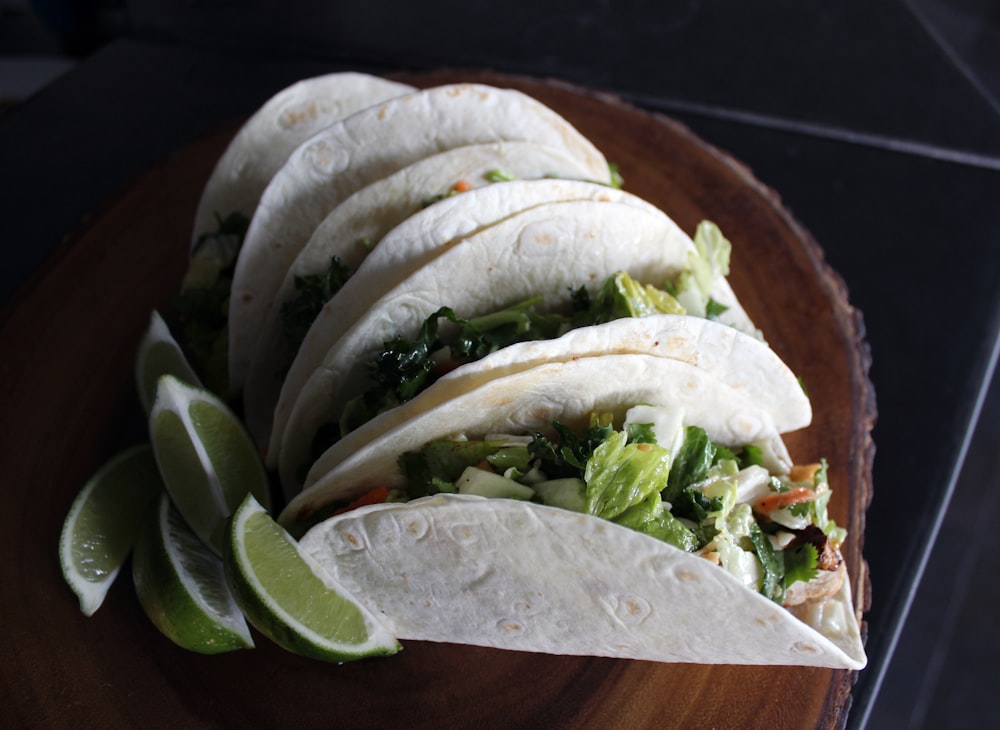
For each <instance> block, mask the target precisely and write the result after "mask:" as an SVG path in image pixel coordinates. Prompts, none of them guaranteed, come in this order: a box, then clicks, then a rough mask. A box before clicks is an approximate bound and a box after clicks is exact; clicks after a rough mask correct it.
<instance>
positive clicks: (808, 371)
mask: <svg viewBox="0 0 1000 730" xmlns="http://www.w3.org/2000/svg"><path fill="white" fill-rule="evenodd" d="M404 80H406V81H410V82H412V83H415V84H417V85H420V86H430V85H436V84H438V83H443V82H448V81H453V80H469V81H482V82H486V83H492V84H495V85H499V86H512V87H517V88H520V89H522V90H524V91H526V92H528V93H529V94H531V95H533V96H535V97H536V98H538V99H539V100H541V101H542V102H544V103H546V104H548V105H549V106H551V107H552V108H554V109H555V110H557V111H558V112H560V113H562V114H563V115H564V116H565V117H567V118H568V119H569V120H570V121H572V122H573V123H574V124H575V125H576V126H577V127H578V128H579V129H580V131H582V132H583V133H584V134H585V135H586V136H588V137H589V138H590V139H591V140H593V141H594V143H595V144H596V145H597V146H598V147H599V148H601V149H602V151H603V152H604V153H605V154H606V156H607V158H608V159H609V160H610V161H612V162H615V163H617V164H618V165H619V166H620V169H621V171H622V172H623V174H624V177H625V181H626V188H627V189H628V190H630V191H632V192H634V193H636V194H638V195H640V196H641V197H643V198H645V199H647V200H649V201H651V202H653V203H655V204H656V205H658V206H659V207H661V208H662V209H663V210H665V211H666V212H667V213H669V214H670V215H671V216H672V217H674V218H675V219H676V220H677V222H678V223H679V224H680V225H681V227H682V228H684V229H685V230H687V231H688V232H693V230H694V227H695V225H696V224H697V223H698V221H700V220H702V219H703V218H708V219H711V220H714V221H715V222H716V223H718V224H719V225H720V226H721V227H722V230H723V231H724V232H725V233H726V234H727V236H728V237H729V238H730V239H731V240H732V242H733V245H734V253H733V262H732V275H731V277H730V281H731V282H732V284H733V288H734V289H735V291H736V292H737V294H738V295H739V296H740V298H741V300H742V302H743V304H744V305H745V307H746V309H747V311H748V312H749V314H750V315H751V317H752V318H753V319H754V321H755V322H756V323H757V325H758V326H759V327H760V328H761V329H762V330H763V331H764V333H765V335H766V337H767V339H768V341H769V342H770V343H771V345H772V346H773V347H774V349H775V350H776V351H777V352H778V353H779V354H780V355H781V356H782V357H784V358H785V360H786V361H787V362H788V363H789V365H790V366H791V367H792V369H793V370H794V371H796V372H797V373H798V374H799V375H800V376H801V377H802V379H803V381H804V383H805V385H806V387H807V388H808V391H809V393H810V395H811V397H812V400H813V405H814V410H815V418H814V421H813V424H812V426H811V427H809V428H808V429H806V430H804V431H802V432H799V433H796V434H791V435H790V436H789V437H788V439H787V442H788V445H789V449H790V450H791V452H792V455H793V457H794V458H796V459H797V460H799V461H811V460H815V459H818V458H819V457H822V456H825V457H827V458H828V459H829V462H830V464H831V483H832V486H833V489H834V499H833V502H832V505H831V512H832V515H833V516H834V518H835V519H836V520H837V522H838V523H839V524H842V525H845V526H846V527H847V528H848V530H849V531H850V538H849V541H848V543H847V544H846V546H845V554H846V558H847V562H848V568H849V570H850V576H851V581H852V587H853V591H854V595H855V597H856V601H857V605H858V606H859V610H860V609H861V608H863V607H864V604H865V601H866V600H867V596H868V595H869V590H868V585H867V575H866V570H865V564H864V561H863V558H862V552H861V550H862V536H863V530H864V520H865V510H866V508H867V505H868V503H869V500H870V498H871V492H872V484H871V461H872V454H873V448H872V444H871V439H870V432H871V428H872V425H873V421H874V418H875V407H874V397H873V394H872V389H871V385H870V382H869V380H868V375H867V372H868V364H869V361H868V349H867V347H866V345H865V342H864V337H863V326H862V323H861V317H860V315H859V313H858V312H856V311H855V310H854V309H853V308H852V307H851V306H850V304H849V303H848V300H847V293H846V290H845V287H844V285H843V283H842V281H841V280H840V279H839V277H838V276H837V275H836V274H835V273H834V272H833V271H832V270H831V269H830V268H829V267H828V266H827V265H826V264H825V263H824V260H823V256H822V252H821V250H820V247H819V246H818V245H817V244H816V243H815V242H814V241H813V239H812V238H811V237H810V235H809V234H808V233H807V232H806V231H805V230H803V228H802V227H801V226H799V225H798V224H797V223H796V222H795V221H794V220H793V219H792V217H791V216H790V215H789V214H788V212H787V211H786V210H784V209H783V207H782V206H781V203H780V201H779V199H778V196H777V195H776V194H775V193H774V192H772V191H771V190H769V189H768V188H766V187H765V186H764V185H762V184H761V183H760V182H758V181H757V180H755V179H754V178H753V176H752V174H751V173H750V171H748V170H747V169H746V168H745V167H744V166H742V165H741V164H740V163H738V162H737V161H735V160H733V159H731V158H730V157H728V156H727V155H725V154H723V153H721V152H719V151H718V150H716V149H713V148H712V147H710V146H709V145H707V144H705V143H704V142H702V141H701V140H699V139H697V138H696V137H695V136H694V135H693V134H692V133H691V132H689V131H688V130H687V129H685V128H684V127H682V126H681V125H679V124H677V123H675V122H672V121H671V120H669V119H666V118H663V117H660V116H655V115H651V114H648V113H644V112H641V111H638V110H636V109H633V108H630V107H628V106H626V105H624V104H622V103H620V102H618V101H617V100H615V99H612V98H608V97H605V96H599V95H593V94H590V93H587V92H584V91H581V90H579V89H575V88H570V87H567V86H565V85H563V84H559V83H554V82H547V81H537V80H529V79H524V78H512V77H508V76H497V75H493V74H488V73H466V72H439V73H434V74H430V75H407V76H405V78H404ZM263 101H264V100H263V99H262V100H261V102H262V103H263ZM234 131H235V127H233V128H228V129H225V130H221V131H219V132H218V133H216V134H213V135H211V136H209V137H207V138H205V139H202V140H199V141H196V142H194V143H192V144H191V145H189V146H188V147H186V148H184V149H182V150H180V151H179V152H178V153H177V154H176V155H175V156H174V157H172V158H171V159H169V160H167V161H166V162H164V163H163V164H161V165H159V166H157V167H156V168H154V169H151V170H149V171H148V172H147V173H146V174H144V175H143V176H141V177H140V178H139V179H137V180H135V181H134V183H133V184H132V185H131V186H130V187H129V188H128V189H127V190H126V191H125V192H123V193H122V194H121V195H120V196H118V197H116V198H115V199H114V200H112V201H110V202H109V203H108V204H107V205H106V206H104V207H103V208H102V209H101V210H99V211H96V212H95V213H94V214H93V215H92V216H91V217H90V218H89V219H88V220H86V221H84V224H83V226H82V229H81V230H80V231H79V232H78V233H77V234H76V235H75V236H73V237H72V239H71V240H69V241H68V242H67V243H65V244H64V245H63V246H61V247H60V249H59V250H58V252H57V253H56V254H55V255H54V256H53V257H52V259H51V260H50V261H49V262H48V264H47V265H46V266H45V268H44V270H43V271H41V272H40V273H39V275H38V276H36V277H35V279H34V280H33V281H31V282H29V284H28V285H27V286H26V287H25V288H24V289H23V290H22V291H21V293H20V295H19V296H18V298H17V300H16V302H15V305H14V306H13V307H11V308H10V309H9V310H8V311H6V312H5V313H4V315H3V319H2V320H0V352H2V354H3V357H2V359H0V382H2V390H0V432H2V433H3V435H4V438H3V440H2V444H0V464H2V465H3V473H4V478H3V489H4V506H5V512H6V519H5V520H4V529H3V530H2V531H0V541H2V542H0V546H2V553H0V554H2V555H3V559H2V560H0V616H2V619H3V624H4V627H3V628H4V630H3V631H2V632H0V657H2V660H0V708H2V712H3V714H4V724H5V725H7V726H8V727H101V728H117V727H137V726H142V727H146V728H178V727H187V728H190V727H237V726H243V727H262V726H282V727H295V728H305V727H313V726H321V725H322V726H329V727H339V728H352V727H394V726H406V727H412V728H465V727H506V728H516V727H522V728H528V727H531V728H534V727H550V728H582V727H593V728H609V727H628V728H638V727H684V728H698V727H714V728H750V727H762V728H769V729H770V730H777V729H778V728H802V727H835V726H837V725H839V724H840V723H842V721H843V719H844V717H845V712H846V704H847V702H848V699H849V691H850V687H851V684H852V676H853V675H852V673H850V672H846V671H833V670H824V669H810V668H800V667H732V666H702V665H688V664H681V665H668V664H655V663H648V662H638V661H626V660H614V659H605V658H590V657H559V656H546V655H535V654H524V653H518V652H509V651H498V650H490V649H483V648H476V647H468V646H454V645H443V644H431V643H422V642H409V643H407V645H406V646H405V649H404V651H403V652H402V653H401V654H399V655H397V656H395V657H392V658H390V659H382V660H366V661H362V662H358V663H355V664H349V665H344V666H334V665H326V664H322V663H318V662H314V661H310V660H306V659H302V658H300V657H297V656H294V655H292V654H289V653H286V652H284V651H282V650H280V649H278V648H276V647H274V646H273V645H272V644H270V643H269V642H268V641H267V640H266V639H265V638H263V637H259V636H258V648H257V649H256V650H254V651H244V652H236V653H233V654H228V655H223V656H214V657H210V656H200V655H196V654H192V653H188V652H186V651H184V650H181V649H179V648H177V647H175V646H174V645H173V644H171V643H170V642H169V641H168V640H167V639H165V638H164V637H162V636H161V635H160V634H159V633H158V632H157V631H156V629H154V628H153V626H152V625H151V624H150V623H149V622H148V621H147V619H146V617H145V615H144V614H143V613H142V609H141V608H140V606H139V604H138V602H137V600H136V598H135V596H134V592H133V590H132V587H131V580H130V578H129V576H127V575H123V577H122V578H121V579H119V581H118V582H117V583H116V585H115V586H114V587H113V589H112V591H111V593H110V595H109V597H108V600H107V601H106V603H105V605H104V606H103V607H102V608H101V610H100V611H98V612H97V614H96V615H95V616H94V617H93V618H89V619H88V618H85V617H84V616H83V615H82V614H80V612H79V610H78V607H77V602H76V599H75V596H73V595H72V593H71V592H70V590H69V589H68V588H67V587H66V585H65V584H64V583H63V579H62V576H61V573H60V569H59V562H58V556H57V544H58V538H59V531H60V528H61V524H62V520H63V517H64V516H65V514H66V511H67V509H68V508H69V505H70V502H71V501H72V499H73V497H74V495H75V494H76V492H77V491H78V489H79V488H80V486H81V485H82V484H83V482H84V481H85V480H86V479H87V477H88V476H90V474H91V473H93V471H94V470H95V469H96V468H97V467H98V466H100V464H101V463H102V462H103V461H104V460H105V459H106V458H108V457H109V456H111V455H112V454H113V453H115V452H116V451H117V450H118V449H119V448H120V447H121V446H123V445H126V444H130V443H135V442H138V441H142V440H145V434H144V424H143V422H142V420H141V419H140V417H139V416H138V412H139V408H138V405H137V401H136V396H135V391H134V385H133V382H132V373H131V368H132V355H133V349H134V347H135V344H136V342H137V340H138V337H139V335H140V333H141V331H142V330H143V328H144V327H145V326H146V323H147V321H148V318H149V313H150V310H151V309H152V308H154V307H162V306H163V305H164V304H165V303H166V302H167V301H168V300H169V298H170V297H171V296H172V294H173V293H174V292H175V291H176V290H177V288H178V285H179V281H180V277H181V275H182V273H183V271H184V269H185V266H186V261H187V250H188V240H189V235H190V228H191V222H192V220H193V215H194V210H195V206H196V203H197V200H198V197H199V194H200V191H201V187H202V185H203V184H204V181H205V180H206V179H207V177H208V175H209V173H210V171H211V169H212V167H213V165H214V162H215V160H216V159H217V158H218V156H219V155H220V154H221V153H222V151H223V150H224V149H225V146H226V144H227V142H228V140H229V139H230V137H231V136H232V134H233V133H234ZM126 570H128V566H127V567H126ZM706 600H710V599H706ZM580 630H581V631H585V630H586V627H581V629H580ZM8 723H9V724H8Z"/></svg>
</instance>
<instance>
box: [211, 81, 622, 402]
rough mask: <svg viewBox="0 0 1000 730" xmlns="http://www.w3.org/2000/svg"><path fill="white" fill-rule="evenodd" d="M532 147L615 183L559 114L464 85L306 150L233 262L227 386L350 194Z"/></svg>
mask: <svg viewBox="0 0 1000 730" xmlns="http://www.w3.org/2000/svg"><path fill="white" fill-rule="evenodd" d="M499 141H530V142H536V143H538V144H543V145H547V146H550V147H556V148H561V149H563V150H564V151H565V152H566V153H567V154H569V155H571V156H574V157H577V158H578V159H580V160H581V161H582V162H583V163H584V164H585V165H586V166H587V169H588V170H589V171H590V173H589V174H588V176H587V177H588V179H592V180H596V181H599V182H608V181H609V180H610V171H609V168H608V165H607V161H606V160H605V159H604V157H603V156H602V155H601V153H600V152H599V151H598V150H597V149H596V148H595V147H594V146H593V144H591V143H590V142H589V141H588V140H587V139H586V138H585V137H583V136H582V135H581V134H580V133H579V132H577V131H576V130H575V129H574V128H573V127H572V126H571V125H570V124H569V122H567V121H566V120H565V119H563V118H562V117H560V116H559V115H558V114H556V113H555V112H554V111H552V110H551V109H549V108H548V107H546V106H544V105H543V104H541V103H539V102H537V101H535V100H534V99H532V98H531V97H529V96H527V95H525V94H522V93H520V92H518V91H514V90H509V89H497V88H493V87H488V86H483V85H476V84H461V85H450V86H442V87H437V88H433V89H427V90H424V91H420V92H416V93H413V94H408V95H405V96H402V97H398V98H395V99H392V100H390V101H387V102H385V103H384V104H378V105H376V106H374V107H369V108H368V109H365V110H362V111H360V112H358V113H356V114H353V115H351V116H349V117H347V118H346V119H343V120H341V121H338V122H336V123H334V124H332V125H330V126H328V127H326V128H325V129H323V130H322V131H320V132H319V133H317V134H316V135H314V136H313V137H311V138H309V139H308V140H306V141H305V142H303V143H302V144H301V145H300V146H299V147H298V148H296V149H295V151H294V152H293V153H292V154H291V156H290V157H289V158H288V161H287V162H286V163H285V164H284V165H283V166H282V168H281V169H280V170H279V171H278V172H277V173H276V174H275V176H274V177H273V178H272V180H271V182H270V183H269V184H268V186H267V188H266V189H265V190H264V193H263V194H262V196H261V200H260V203H259V204H258V206H257V211H256V213H255V214H254V217H253V220H252V221H251V223H250V228H249V230H248V231H247V234H246V238H245V239H244V242H243V248H242V249H241V251H240V256H239V258H238V260H237V263H236V270H235V272H234V276H233V286H232V291H231V295H230V303H229V363H228V364H229V387H230V390H231V391H232V392H233V393H238V392H241V391H242V388H243V384H244V379H245V376H246V372H247V370H248V368H249V366H250V363H251V360H252V358H253V354H254V351H255V347H256V342H257V332H258V331H259V330H260V328H261V325H262V324H263V322H264V318H265V317H266V315H267V311H268V308H269V307H270V306H271V304H272V302H273V301H274V296H275V294H276V293H277V291H278V289H279V287H280V286H281V283H282V281H283V280H284V277H285V273H286V272H287V271H288V269H289V267H290V266H291V264H292V262H293V261H294V260H295V257H296V256H297V255H298V253H299V251H301V250H302V247H303V246H304V245H305V244H306V243H307V241H308V240H309V238H310V236H311V235H312V233H313V232H314V231H315V230H316V227H317V226H318V225H319V224H320V223H321V222H322V220H323V219H324V218H325V217H326V216H327V215H328V214H329V213H330V211H331V210H333V209H334V208H335V207H336V206H337V205H338V204H340V203H341V202H342V201H343V200H345V199H346V198H347V197H348V196H349V195H351V194H352V193H354V192H356V191H357V190H359V189H361V188H362V187H364V186H365V185H368V184H370V183H372V182H374V181H376V180H379V179H381V178H383V177H386V176H387V175H390V174H392V173H393V172H395V171H397V170H399V169H401V168H403V167H406V166H407V165H410V164H412V163H414V162H416V161H418V160H420V159H423V158H425V157H427V156H429V155H432V154H436V153H439V152H442V151H444V150H447V149H452V148H455V147H461V146H466V145H471V144H485V143H490V142H499Z"/></svg>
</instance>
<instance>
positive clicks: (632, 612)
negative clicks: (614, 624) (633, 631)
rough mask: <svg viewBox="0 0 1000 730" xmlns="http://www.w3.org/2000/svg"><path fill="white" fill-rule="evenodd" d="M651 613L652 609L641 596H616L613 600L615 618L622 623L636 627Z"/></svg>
mask: <svg viewBox="0 0 1000 730" xmlns="http://www.w3.org/2000/svg"><path fill="white" fill-rule="evenodd" d="M651 613H653V607H652V606H651V605H650V604H649V601H647V600H646V599H645V598H643V597H642V596H637V595H634V594H633V595H627V596H618V597H617V598H616V599H615V616H617V617H618V618H619V620H621V622H622V623H625V624H629V625H632V626H638V625H639V624H641V623H642V622H643V621H645V620H646V619H647V618H649V615H650V614H651Z"/></svg>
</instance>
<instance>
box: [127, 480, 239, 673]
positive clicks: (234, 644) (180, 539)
mask: <svg viewBox="0 0 1000 730" xmlns="http://www.w3.org/2000/svg"><path fill="white" fill-rule="evenodd" d="M132 576H133V581H134V583H135V590H136V595H137V596H138V597H139V602H140V603H141V604H142V607H143V610H144V611H145V612H146V615H147V616H149V619H150V620H151V621H152V622H153V624H154V625H155V626H156V627H157V628H158V629H159V630H160V632H161V633H163V634H164V636H166V637H167V638H169V639H170V640H171V641H173V642H174V643H175V644H177V645H178V646H181V647H183V648H185V649H189V650H190V651H195V652H198V653H201V654H219V653H222V652H227V651H234V650H236V649H249V648H253V646H254V643H253V638H252V637H251V635H250V629H249V627H248V626H247V623H246V620H245V619H244V617H243V614H242V613H241V611H240V608H239V606H238V605H237V604H236V602H235V601H234V600H233V596H232V594H230V592H229V590H228V588H227V586H226V581H225V575H224V571H223V567H222V561H221V560H220V559H219V557H218V556H217V555H215V554H214V553H212V552H211V551H210V550H209V549H208V547H207V546H206V545H205V544H204V543H203V542H202V541H201V540H200V539H199V538H198V537H197V536H196V535H195V534H194V532H192V531H191V529H190V528H189V527H188V526H187V524H186V523H185V522H184V519H183V518H182V517H181V515H180V513H179V512H178V511H177V510H176V508H175V507H174V506H173V504H172V503H171V501H170V498H169V497H168V495H167V494H166V493H165V492H163V493H162V494H161V498H160V501H159V504H158V505H157V508H156V510H155V512H154V513H153V515H151V519H150V520H148V521H147V524H146V526H145V529H144V531H143V533H142V534H141V535H140V537H139V540H138V542H137V543H136V546H135V554H134V556H133V559H132Z"/></svg>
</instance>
